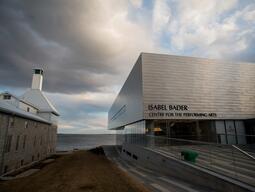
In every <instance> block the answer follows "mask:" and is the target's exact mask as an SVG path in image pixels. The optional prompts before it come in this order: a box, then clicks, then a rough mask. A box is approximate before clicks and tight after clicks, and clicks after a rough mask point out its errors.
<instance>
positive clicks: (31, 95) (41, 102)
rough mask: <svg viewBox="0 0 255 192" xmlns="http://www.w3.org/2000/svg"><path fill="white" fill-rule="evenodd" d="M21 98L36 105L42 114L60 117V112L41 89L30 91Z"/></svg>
mask: <svg viewBox="0 0 255 192" xmlns="http://www.w3.org/2000/svg"><path fill="white" fill-rule="evenodd" d="M20 98H21V100H23V101H25V102H29V103H32V104H33V105H35V106H36V107H37V108H38V109H39V111H40V112H51V113H54V114H55V115H57V116H59V113H58V111H57V110H56V109H55V107H54V106H53V105H52V104H51V102H50V101H49V100H48V99H47V97H46V96H45V95H44V93H43V92H42V91H40V90H39V89H29V90H27V91H26V92H25V93H24V94H23V95H22V96H21V97H20Z"/></svg>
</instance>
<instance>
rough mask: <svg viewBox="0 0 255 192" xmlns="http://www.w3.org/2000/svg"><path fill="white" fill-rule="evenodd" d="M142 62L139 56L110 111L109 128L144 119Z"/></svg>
mask: <svg viewBox="0 0 255 192" xmlns="http://www.w3.org/2000/svg"><path fill="white" fill-rule="evenodd" d="M142 101H143V96H142V63H141V57H139V58H138V60H137V62H136V64H135V66H134V67H133V69H132V71H131V72H130V74H129V76H128V78H127V80H126V82H125V83H124V85H123V87H122V88H121V90H120V93H119V95H118V96H117V98H116V100H115V101H114V103H113V105H112V107H111V109H110V111H109V113H108V128H109V129H112V128H117V127H120V126H123V125H126V124H128V123H132V122H135V121H138V120H140V119H143V102H142Z"/></svg>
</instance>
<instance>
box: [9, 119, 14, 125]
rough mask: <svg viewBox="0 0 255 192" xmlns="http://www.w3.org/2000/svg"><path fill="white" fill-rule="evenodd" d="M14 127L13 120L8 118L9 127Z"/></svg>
mask: <svg viewBox="0 0 255 192" xmlns="http://www.w3.org/2000/svg"><path fill="white" fill-rule="evenodd" d="M13 126H14V118H13V117H10V118H9V127H13Z"/></svg>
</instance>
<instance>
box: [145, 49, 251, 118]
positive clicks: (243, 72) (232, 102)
mask: <svg viewBox="0 0 255 192" xmlns="http://www.w3.org/2000/svg"><path fill="white" fill-rule="evenodd" d="M142 68H143V94H144V117H145V119H151V117H150V116H149V113H150V112H151V111H150V110H148V105H149V104H172V105H188V107H189V110H188V112H189V113H216V114H217V116H214V117H210V118H208V117H201V119H248V118H255V64H253V63H234V62H228V61H219V60H211V59H202V58H194V57H182V56H172V55H162V54H149V53H143V54H142ZM171 118H172V119H199V118H198V117H192V116H191V117H176V116H174V117H162V116H160V117H153V119H171Z"/></svg>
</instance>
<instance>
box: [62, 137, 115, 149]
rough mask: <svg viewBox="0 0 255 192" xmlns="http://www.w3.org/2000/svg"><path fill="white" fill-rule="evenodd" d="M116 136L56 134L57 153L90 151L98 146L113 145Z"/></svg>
mask: <svg viewBox="0 0 255 192" xmlns="http://www.w3.org/2000/svg"><path fill="white" fill-rule="evenodd" d="M115 144H116V135H113V134H112V135H111V134H94V135H90V134H58V135H57V151H67V150H73V149H92V148H94V147H97V146H100V145H115Z"/></svg>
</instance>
